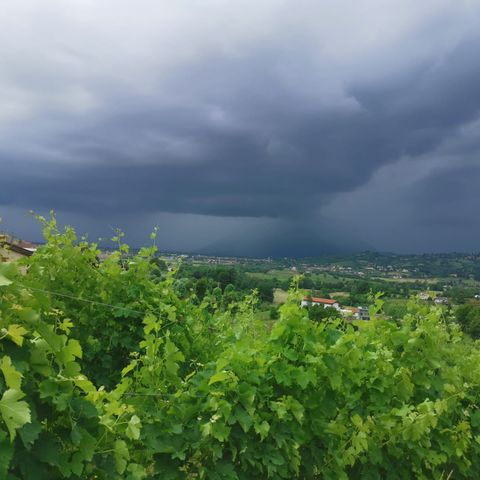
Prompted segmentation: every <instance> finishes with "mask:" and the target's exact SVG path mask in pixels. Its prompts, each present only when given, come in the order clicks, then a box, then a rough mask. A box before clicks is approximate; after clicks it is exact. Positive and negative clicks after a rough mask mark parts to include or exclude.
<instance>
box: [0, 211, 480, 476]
mask: <svg viewBox="0 0 480 480" xmlns="http://www.w3.org/2000/svg"><path fill="white" fill-rule="evenodd" d="M41 220H42V221H43V224H44V233H45V238H46V244H45V245H44V246H43V247H41V248H40V249H39V251H38V252H37V253H35V255H33V256H32V257H31V258H30V259H28V260H25V262H24V265H20V268H18V267H17V266H16V265H12V264H6V263H4V264H0V329H1V330H0V371H1V373H0V478H2V479H3V478H6V479H9V480H19V479H30V478H35V479H62V478H72V479H74V478H82V479H123V478H126V479H131V480H136V479H138V480H140V479H143V478H158V479H185V480H186V479H206V480H216V479H218V480H220V479H225V480H227V479H228V480H247V479H252V478H266V479H267V478H269V479H294V478H298V479H304V480H306V479H349V478H353V479H405V478H420V479H422V478H423V479H430V478H477V477H478V476H479V475H480V455H479V454H480V410H479V406H478V404H479V401H480V371H479V370H478V365H479V361H480V349H479V345H478V343H473V342H471V341H468V340H467V339H464V338H463V336H462V334H461V332H460V330H459V329H458V328H457V326H456V325H455V324H452V323H449V322H447V321H446V320H445V319H444V318H443V317H442V312H441V310H440V309H436V308H430V307H426V306H418V305H416V304H415V303H412V304H411V305H410V306H409V312H408V313H407V315H406V316H405V317H404V318H402V319H397V321H396V322H393V321H386V320H384V319H383V317H382V316H381V315H379V311H380V308H381V300H380V299H378V298H377V299H376V302H375V304H374V305H373V306H372V307H371V316H372V320H371V321H370V322H360V321H359V322H353V323H352V324H345V323H344V322H343V321H342V320H339V319H333V320H326V321H324V322H320V323H317V322H312V321H311V320H309V319H308V313H307V312H306V310H305V309H302V308H300V307H299V306H298V305H299V300H300V298H301V292H299V291H298V289H297V288H296V287H295V286H293V287H292V290H291V292H290V298H289V301H288V302H287V303H286V304H285V305H283V306H282V307H281V308H280V312H279V314H280V316H279V319H278V320H276V321H275V323H274V324H273V327H272V328H267V327H266V325H265V324H263V323H261V322H258V321H257V320H256V319H255V315H254V307H255V302H256V297H255V294H252V295H250V296H248V297H247V298H246V299H245V300H244V301H243V302H242V303H240V304H239V305H232V306H231V307H230V308H227V309H226V310H225V309H220V308H219V299H218V298H217V296H213V295H212V296H206V297H205V298H203V299H202V300H199V299H197V298H196V297H195V293H194V292H181V294H180V292H179V291H178V289H177V288H176V280H175V270H173V271H171V272H169V273H164V272H159V271H158V268H157V263H156V262H155V261H154V258H155V251H156V248H155V246H154V245H153V246H152V247H149V248H145V249H142V250H141V251H140V252H139V253H138V255H135V256H129V257H127V256H126V254H127V253H128V247H127V246H126V245H124V244H123V243H121V237H120V236H119V238H118V241H119V242H120V245H119V250H118V252H117V253H116V254H114V255H112V256H111V257H110V258H109V259H107V260H106V261H105V262H102V263H100V262H98V260H97V255H98V253H99V252H98V249H97V245H95V244H94V243H88V242H87V241H86V240H84V239H82V240H80V241H78V240H77V238H76V236H75V232H74V231H73V230H72V229H70V228H67V229H66V230H65V231H63V232H60V231H59V230H58V228H57V226H56V223H55V219H54V218H52V219H50V220H45V219H41ZM220 301H221V299H220Z"/></svg>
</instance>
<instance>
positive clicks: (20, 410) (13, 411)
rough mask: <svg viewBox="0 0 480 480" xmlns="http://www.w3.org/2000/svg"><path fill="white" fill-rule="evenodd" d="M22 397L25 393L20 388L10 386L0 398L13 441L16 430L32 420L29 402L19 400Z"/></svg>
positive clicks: (1, 409)
mask: <svg viewBox="0 0 480 480" xmlns="http://www.w3.org/2000/svg"><path fill="white" fill-rule="evenodd" d="M22 397H23V393H22V392H21V391H20V390H15V389H13V388H9V389H8V390H7V391H6V392H5V393H4V394H3V396H2V399H1V400H0V413H1V414H2V417H3V421H4V422H5V424H6V425H7V428H8V431H9V432H10V440H12V441H13V440H14V438H15V433H16V430H17V429H19V428H20V427H22V426H23V425H25V424H26V423H29V422H30V421H31V417H30V408H29V406H28V403H27V402H24V401H19V400H20V399H21V398H22Z"/></svg>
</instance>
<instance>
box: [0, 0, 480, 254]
mask: <svg viewBox="0 0 480 480" xmlns="http://www.w3.org/2000/svg"><path fill="white" fill-rule="evenodd" d="M31 209H33V210H35V211H37V212H40V213H44V212H46V211H48V210H50V209H55V210H56V211H57V213H58V216H59V218H60V220H61V221H63V222H66V223H70V224H72V225H74V226H75V227H76V228H77V229H78V230H79V231H80V232H81V233H84V232H88V233H89V236H90V238H93V239H95V238H97V237H108V236H110V235H111V230H110V229H111V227H122V228H123V229H124V230H125V231H126V233H127V238H128V239H129V240H130V241H131V242H132V243H133V244H139V243H141V242H143V241H146V238H147V232H148V231H150V230H151V229H152V228H153V226H155V225H158V226H159V228H160V234H159V241H160V246H161V247H163V248H165V249H173V250H196V251H205V252H207V251H209V252H211V251H214V252H218V253H233V254H244V255H254V256H255V255H292V256H294V255H314V254H321V253H325V252H332V251H349V250H351V249H355V250H364V249H367V248H368V249H378V250H383V251H386V250H388V251H396V252H430V251H432V252H438V251H472V250H476V251H478V250H480V215H479V213H480V1H473V0H472V1H467V0H464V1H462V0H451V1H450V0H448V1H447V0H422V1H418V0H398V1H390V0H378V1H374V0H365V1H362V0H356V1H353V0H348V1H344V0H332V1H325V0H289V1H286V0H284V1H280V0H261V1H258V0H256V1H253V0H252V1H250V0H243V1H241V2H234V1H231V0H229V1H227V0H175V1H172V0H169V1H166V0H165V1H164V0H137V1H135V2H132V1H126V0H102V1H98V0H96V1H95V0H57V1H54V0H50V1H49V0H15V1H11V0H0V216H1V217H3V222H2V224H0V229H2V228H3V229H7V230H10V231H13V232H15V233H17V234H19V235H22V236H26V237H30V238H33V239H38V237H39V235H38V227H37V226H36V225H35V223H34V222H33V221H32V220H31V218H30V217H29V216H28V215H27V214H26V212H28V211H29V210H31ZM2 225H3V226H2Z"/></svg>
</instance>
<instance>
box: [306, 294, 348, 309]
mask: <svg viewBox="0 0 480 480" xmlns="http://www.w3.org/2000/svg"><path fill="white" fill-rule="evenodd" d="M301 306H302V307H313V306H315V307H323V308H331V307H333V308H335V309H336V310H339V311H340V303H339V302H338V301H337V300H334V299H333V298H318V297H303V300H302V303H301Z"/></svg>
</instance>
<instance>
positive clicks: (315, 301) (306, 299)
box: [303, 297, 338, 305]
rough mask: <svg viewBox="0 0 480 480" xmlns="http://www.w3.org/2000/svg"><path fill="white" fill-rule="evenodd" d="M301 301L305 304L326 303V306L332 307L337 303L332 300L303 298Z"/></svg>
mask: <svg viewBox="0 0 480 480" xmlns="http://www.w3.org/2000/svg"><path fill="white" fill-rule="evenodd" d="M303 299H304V300H305V301H307V302H313V303H326V304H327V305H333V304H334V303H338V302H337V300H334V299H333V298H317V297H303Z"/></svg>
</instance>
